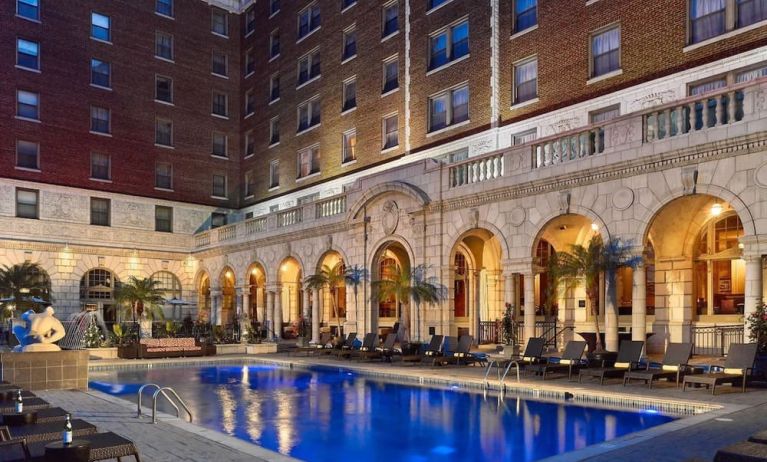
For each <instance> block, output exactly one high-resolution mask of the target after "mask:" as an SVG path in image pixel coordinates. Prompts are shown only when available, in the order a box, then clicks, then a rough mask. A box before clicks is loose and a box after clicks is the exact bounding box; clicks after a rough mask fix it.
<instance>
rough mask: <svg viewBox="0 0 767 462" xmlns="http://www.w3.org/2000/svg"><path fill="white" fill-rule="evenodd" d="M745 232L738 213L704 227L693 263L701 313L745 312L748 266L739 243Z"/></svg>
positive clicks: (723, 216)
mask: <svg viewBox="0 0 767 462" xmlns="http://www.w3.org/2000/svg"><path fill="white" fill-rule="evenodd" d="M714 207H716V205H715V206H714ZM743 234H744V231H743V223H742V222H741V221H740V218H739V217H738V216H737V215H736V214H735V213H729V214H724V215H721V216H717V217H715V218H714V219H712V220H710V221H709V222H708V223H706V224H705V225H704V226H703V229H702V230H701V232H700V235H699V237H698V241H697V243H696V246H695V257H694V258H695V259H694V262H693V265H694V272H695V278H694V281H695V286H694V291H695V306H696V310H697V314H698V315H699V316H705V315H740V314H743V304H744V301H745V272H746V271H745V269H746V268H745V266H746V265H745V261H744V260H743V258H742V250H741V248H740V244H739V238H740V237H742V236H743Z"/></svg>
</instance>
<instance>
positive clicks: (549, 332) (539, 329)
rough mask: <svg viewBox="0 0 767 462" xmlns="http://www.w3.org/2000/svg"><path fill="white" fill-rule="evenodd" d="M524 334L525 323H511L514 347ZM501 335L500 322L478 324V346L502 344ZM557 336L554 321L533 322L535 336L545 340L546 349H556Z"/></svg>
mask: <svg viewBox="0 0 767 462" xmlns="http://www.w3.org/2000/svg"><path fill="white" fill-rule="evenodd" d="M524 332H525V323H524V322H523V321H517V322H515V323H513V324H512V329H511V343H512V344H514V345H518V344H520V343H521V342H522V338H523V336H524V335H523V334H524ZM503 334H504V331H503V323H502V322H501V321H481V322H480V323H479V343H480V344H488V343H504V338H503ZM558 334H559V332H557V321H556V320H553V321H536V322H535V336H536V337H543V338H545V339H546V346H547V347H551V348H557V346H558V345H557V338H558V337H559V335H558Z"/></svg>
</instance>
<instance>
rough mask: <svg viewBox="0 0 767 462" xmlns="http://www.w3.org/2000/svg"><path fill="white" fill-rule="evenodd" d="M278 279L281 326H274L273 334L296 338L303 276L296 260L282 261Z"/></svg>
mask: <svg viewBox="0 0 767 462" xmlns="http://www.w3.org/2000/svg"><path fill="white" fill-rule="evenodd" d="M279 279H280V291H279V293H278V296H279V297H280V308H281V314H282V316H281V319H282V322H281V324H282V325H281V326H275V332H278V333H280V335H283V336H285V335H287V336H289V337H296V336H297V335H298V323H299V321H300V319H301V313H302V311H303V300H302V298H303V285H302V280H303V276H302V269H301V264H300V263H299V262H298V260H296V259H295V258H293V257H288V258H286V259H285V260H283V261H282V263H281V264H280V274H279ZM275 317H276V316H275ZM286 327H287V329H286Z"/></svg>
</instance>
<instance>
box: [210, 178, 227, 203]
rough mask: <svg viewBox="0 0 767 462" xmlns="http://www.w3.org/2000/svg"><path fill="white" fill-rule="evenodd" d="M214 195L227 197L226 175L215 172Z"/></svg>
mask: <svg viewBox="0 0 767 462" xmlns="http://www.w3.org/2000/svg"><path fill="white" fill-rule="evenodd" d="M211 194H212V195H213V197H223V198H226V175H221V174H215V173H214V174H213V190H212V192H211Z"/></svg>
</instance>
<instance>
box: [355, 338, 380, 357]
mask: <svg viewBox="0 0 767 462" xmlns="http://www.w3.org/2000/svg"><path fill="white" fill-rule="evenodd" d="M377 346H378V334H374V333H369V334H365V338H364V339H363V340H362V346H360V348H359V350H354V351H352V354H351V356H350V357H349V358H350V359H352V358H365V357H366V354H380V353H378V352H377V351H376V347H377Z"/></svg>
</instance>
